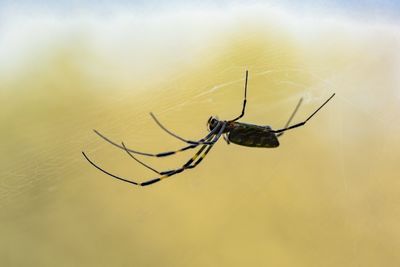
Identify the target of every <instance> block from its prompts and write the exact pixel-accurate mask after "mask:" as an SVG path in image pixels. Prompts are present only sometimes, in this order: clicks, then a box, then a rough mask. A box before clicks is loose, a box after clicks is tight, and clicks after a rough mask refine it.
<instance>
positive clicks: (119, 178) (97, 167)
mask: <svg viewBox="0 0 400 267" xmlns="http://www.w3.org/2000/svg"><path fill="white" fill-rule="evenodd" d="M82 154H83V156H84V157H85V159H86V160H87V161H89V163H90V164H92V165H93V166H94V167H95V168H96V169H98V170H100V171H102V172H104V173H105V174H108V175H110V176H111V177H114V178H115V179H118V180H121V181H124V182H127V183H130V184H134V185H138V183H136V182H134V181H131V180H128V179H125V178H121V177H119V176H116V175H114V174H112V173H109V172H108V171H106V170H104V169H102V168H100V167H99V166H97V165H96V164H95V163H94V162H93V161H91V160H90V159H89V157H88V156H86V154H85V152H83V151H82Z"/></svg>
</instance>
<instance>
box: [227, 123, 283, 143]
mask: <svg viewBox="0 0 400 267" xmlns="http://www.w3.org/2000/svg"><path fill="white" fill-rule="evenodd" d="M228 128H230V130H229V132H228V134H227V139H228V140H229V142H231V143H234V144H237V145H241V146H249V147H268V148H272V147H278V146H279V141H278V137H277V136H276V133H274V132H273V131H272V128H271V127H270V126H260V125H254V124H249V123H243V122H233V123H231V124H229V125H228Z"/></svg>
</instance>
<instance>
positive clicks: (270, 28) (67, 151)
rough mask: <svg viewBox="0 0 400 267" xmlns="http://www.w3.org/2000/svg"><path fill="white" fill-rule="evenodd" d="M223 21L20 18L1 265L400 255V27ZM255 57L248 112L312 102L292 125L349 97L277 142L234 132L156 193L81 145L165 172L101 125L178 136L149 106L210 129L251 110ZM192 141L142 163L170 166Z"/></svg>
mask: <svg viewBox="0 0 400 267" xmlns="http://www.w3.org/2000/svg"><path fill="white" fill-rule="evenodd" d="M233 13H234V12H233ZM219 15H220V14H218V12H217V13H216V14H212V16H213V17H212V18H211V19H210V20H207V22H205V23H204V24H202V23H199V20H200V18H201V17H202V14H196V15H195V16H193V17H190V16H189V15H182V14H181V15H178V16H177V17H173V18H171V17H170V16H168V15H166V16H164V17H157V19H155V18H154V17H151V18H147V19H143V18H137V17H134V18H132V17H129V16H128V17H124V16H122V17H118V18H105V21H103V22H102V23H101V24H99V25H97V24H95V23H94V22H93V19H92V18H91V19H88V20H78V21H72V22H71V21H69V20H68V19H65V20H61V22H60V21H58V22H57V23H56V24H54V23H53V24H52V23H51V22H52V20H50V21H48V20H46V18H36V19H35V20H34V21H33V22H32V21H31V24H30V26H29V27H31V28H29V27H28V26H26V25H22V26H21V25H19V26H15V27H16V28H18V27H21V28H22V29H21V33H19V34H20V37H21V38H20V39H23V38H22V37H24V38H25V39H23V40H25V41H27V40H29V39H31V40H30V41H31V42H30V43H29V44H25V47H22V48H24V49H21V51H23V52H24V54H23V55H22V56H21V55H19V56H18V55H13V54H8V53H7V51H6V52H4V51H5V50H3V56H4V58H5V60H8V61H7V62H8V63H7V64H5V63H4V62H6V61H3V64H2V67H1V68H0V94H1V99H2V101H1V102H2V104H1V112H0V122H1V124H0V125H1V131H0V136H1V140H2V142H1V153H0V157H1V158H0V162H1V166H2V167H1V170H0V174H1V176H0V236H1V238H0V265H1V266H399V265H400V256H399V254H398V251H399V250H400V243H399V240H400V227H399V220H400V194H399V190H400V182H399V179H398V177H399V171H400V167H399V164H398V159H399V151H400V142H399V134H400V126H399V123H398V118H399V116H400V107H399V106H400V105H399V100H400V98H399V97H400V87H399V85H400V79H399V67H400V57H399V52H398V51H399V49H400V38H399V37H400V34H399V33H400V31H399V27H398V25H396V24H385V23H374V24H373V23H370V24H368V23H367V22H363V21H351V20H345V19H338V20H331V19H326V20H323V19H321V21H318V20H316V21H312V20H299V21H296V19H293V18H290V19H289V16H286V15H283V14H281V13H279V12H278V13H274V12H270V13H268V14H266V15H265V16H264V15H261V14H260V13H257V14H256V16H253V15H252V14H251V13H249V14H246V13H245V14H244V15H243V14H241V15H238V14H236V13H234V14H224V15H221V16H222V18H220V17H219ZM53 19H54V18H53ZM214 22H218V23H217V24H218V25H217V26H214V25H213V23H214ZM32 23H33V24H32ZM32 25H33V26H32ZM65 25H67V26H65ZM82 25H83V26H82ZM81 26H82V27H81ZM142 26H143V27H142ZM30 29H31V30H32V29H33V30H35V29H40V31H39V32H37V31H33V32H34V34H33V33H32V32H31V31H30ZM5 33H7V32H5ZM8 34H9V32H8ZM13 34H14V35H16V33H15V32H14V33H13ZM7 36H8V35H5V37H7ZM16 39H17V40H20V39H18V38H16ZM32 39H33V40H32ZM18 45H22V44H18ZM25 48H29V49H28V50H26V49H25ZM10 51H11V50H10ZM6 56H7V57H6ZM18 60H19V62H18ZM246 69H248V70H249V73H250V76H249V87H248V108H247V113H246V116H245V117H244V118H243V119H242V120H241V121H243V122H249V123H255V124H259V125H271V126H272V127H273V128H280V127H282V126H283V125H284V124H285V122H286V120H287V119H288V117H289V116H290V114H291V112H292V110H293V108H294V107H295V105H296V103H297V101H298V100H299V99H300V98H301V97H304V100H305V101H304V102H303V105H302V106H301V108H300V110H299V112H298V113H297V115H296V118H295V120H294V121H295V122H299V121H301V120H302V119H304V118H306V116H308V115H309V114H310V113H311V112H312V111H314V110H315V108H316V107H318V106H319V105H320V104H321V103H322V102H323V101H324V100H325V99H326V98H328V97H329V96H330V95H331V94H332V93H333V92H336V97H335V98H334V99H333V100H332V101H331V102H330V103H329V104H328V105H327V106H326V107H325V108H324V109H323V110H321V112H320V113H319V114H318V115H317V116H316V117H314V118H313V119H312V120H311V121H310V122H309V123H308V124H307V125H306V126H305V127H302V128H299V129H296V130H292V131H289V132H287V133H286V134H285V135H284V136H283V137H282V139H281V140H280V142H281V146H280V147H279V148H276V149H254V148H246V147H240V146H236V145H229V146H228V145H227V144H226V143H225V142H224V141H223V140H222V139H221V140H220V142H219V143H218V144H217V145H216V146H215V147H214V149H213V150H212V151H211V152H210V154H208V156H207V157H206V158H205V160H204V161H203V162H202V163H201V164H200V165H199V166H198V167H197V168H195V169H193V170H188V171H186V172H184V173H182V174H179V175H176V176H174V177H171V178H169V179H167V180H165V181H162V182H160V183H157V184H154V185H153V186H150V187H145V188H140V187H134V186H131V185H129V184H126V183H122V182H119V181H117V180H115V179H112V178H111V177H109V176H106V175H104V174H103V173H101V172H99V171H97V170H96V169H94V168H93V167H92V166H90V165H89V164H88V162H86V161H85V160H84V158H83V157H82V155H81V151H82V150H84V151H85V152H86V153H87V154H88V155H89V156H90V157H91V158H92V159H93V160H94V161H95V162H97V163H98V164H99V165H101V166H103V167H104V168H105V169H107V170H108V171H110V172H112V173H115V174H117V175H121V176H124V177H131V178H132V179H133V180H138V181H143V180H146V179H149V178H152V177H154V174H153V173H152V172H150V171H149V170H147V169H145V168H144V167H142V166H140V165H139V164H137V163H136V162H134V161H133V160H132V159H131V158H129V156H128V155H126V153H124V152H123V151H121V150H119V149H116V148H115V147H113V146H111V145H109V144H107V143H105V142H104V141H103V140H101V139H100V138H98V136H96V135H95V134H94V133H93V132H92V129H97V130H99V131H101V132H102V133H104V134H105V135H107V136H109V137H110V138H111V139H113V140H115V141H118V142H121V141H124V142H125V143H126V144H127V145H128V146H129V147H131V148H135V149H137V150H141V151H147V152H161V151H168V150H171V149H176V148H180V147H182V146H183V144H182V142H180V141H178V140H176V139H173V138H172V137H170V136H168V135H167V134H166V133H164V132H163V131H162V130H161V129H159V128H158V127H157V126H156V124H155V123H154V122H153V121H152V120H151V118H150V116H149V115H148V113H149V112H150V111H152V112H154V113H155V114H156V115H157V116H158V118H159V119H160V120H161V121H162V122H163V123H164V124H165V125H166V126H167V127H168V128H170V129H172V130H173V131H175V132H176V133H178V134H180V135H182V136H184V137H186V138H189V139H198V138H201V137H203V136H204V135H206V133H207V131H206V121H207V119H208V118H209V116H211V115H218V116H219V118H221V119H231V118H233V117H235V116H237V115H238V114H239V113H240V111H241V103H242V96H243V83H244V72H245V70H246ZM193 153H194V151H188V152H186V153H182V154H180V155H176V156H171V157H169V158H165V159H152V158H146V157H142V158H141V159H143V160H144V161H145V162H146V163H148V164H151V165H152V166H154V167H156V168H157V169H159V170H164V169H169V168H175V167H179V166H181V165H182V164H183V163H184V162H185V160H187V159H188V158H190V157H191V156H192V154H193Z"/></svg>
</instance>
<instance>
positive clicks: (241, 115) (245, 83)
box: [230, 70, 249, 122]
mask: <svg viewBox="0 0 400 267" xmlns="http://www.w3.org/2000/svg"><path fill="white" fill-rule="evenodd" d="M248 77H249V71H248V70H246V80H245V82H244V100H243V107H242V113H240V115H239V116H238V117H236V118H235V119H233V120H231V121H230V122H233V121H237V120H238V119H240V118H242V117H243V116H244V113H245V110H246V103H247V79H248Z"/></svg>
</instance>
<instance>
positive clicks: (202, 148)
mask: <svg viewBox="0 0 400 267" xmlns="http://www.w3.org/2000/svg"><path fill="white" fill-rule="evenodd" d="M225 126H226V123H223V125H222V126H221V129H220V131H219V132H218V134H217V135H216V136H215V137H214V139H213V141H212V142H213V144H212V145H203V146H202V147H201V148H200V149H199V151H197V153H196V154H195V155H194V156H193V157H192V158H191V159H190V160H188V161H187V162H186V163H185V164H184V165H183V166H182V167H181V168H179V169H176V170H171V171H168V173H167V174H165V175H163V176H161V177H158V178H154V179H151V180H148V181H145V182H142V183H140V185H141V186H146V185H151V184H154V183H157V182H159V181H161V180H163V179H165V178H168V177H171V176H173V175H175V174H178V173H181V172H183V171H184V170H186V169H192V168H194V167H196V166H197V165H198V164H200V162H201V161H202V160H203V159H204V158H205V156H206V155H207V154H208V152H210V150H211V148H212V147H213V146H214V144H215V143H216V142H217V141H218V139H219V138H220V137H221V135H222V133H223V131H224V129H225ZM205 148H207V149H206V151H205V152H204V153H203V154H202V155H201V157H200V158H199V159H197V158H198V157H199V156H200V154H201V153H202V152H203V150H204V149H205ZM196 159H197V161H196ZM193 162H195V163H194V164H193V165H191V164H192V163H193Z"/></svg>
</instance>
